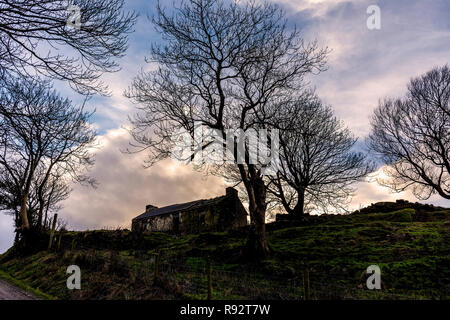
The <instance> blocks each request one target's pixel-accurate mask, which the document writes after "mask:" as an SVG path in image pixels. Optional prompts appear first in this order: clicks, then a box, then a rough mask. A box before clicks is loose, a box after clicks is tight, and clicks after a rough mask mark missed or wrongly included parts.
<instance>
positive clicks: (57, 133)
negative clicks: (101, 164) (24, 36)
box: [0, 79, 96, 233]
mask: <svg viewBox="0 0 450 320" xmlns="http://www.w3.org/2000/svg"><path fill="white" fill-rule="evenodd" d="M91 114H92V113H90V112H86V111H84V110H83V107H76V106H73V105H72V103H71V101H70V100H68V99H65V98H62V97H61V96H59V95H58V94H57V93H56V92H55V91H53V90H52V87H51V86H50V84H49V83H48V82H44V81H41V80H40V79H32V80H17V81H16V82H14V83H10V84H9V85H8V86H6V87H3V88H1V89H0V128H1V129H0V176H1V177H7V178H8V185H9V190H14V191H15V193H16V194H15V197H14V198H15V200H14V202H15V204H16V205H18V207H19V208H20V211H19V216H18V220H19V224H18V231H19V232H23V233H26V231H28V230H29V229H30V227H31V224H30V221H29V218H30V216H29V215H28V213H27V208H28V205H29V204H30V202H29V200H30V195H31V194H34V195H35V199H36V200H37V201H38V204H40V205H41V207H40V209H39V213H38V214H37V216H38V217H40V218H39V220H40V221H42V220H41V219H42V213H43V212H44V210H45V208H43V205H44V204H45V202H46V201H47V204H48V201H50V202H51V201H52V200H51V199H50V200H49V198H48V197H53V196H55V195H56V194H55V193H53V194H52V193H50V194H49V188H51V187H52V185H53V186H55V187H57V188H58V189H59V191H58V192H59V193H60V195H59V197H60V196H61V192H62V194H64V190H65V189H64V187H61V186H57V184H56V185H55V183H57V182H56V181H55V179H57V178H61V179H62V177H63V176H64V177H67V178H70V179H72V180H74V181H77V182H86V183H93V180H92V179H91V178H89V177H88V176H86V175H85V169H86V168H89V167H90V166H91V165H92V164H93V155H92V153H91V152H90V147H92V146H93V145H94V140H95V136H96V135H95V131H94V130H93V129H92V127H91V125H90V124H89V123H88V120H89V118H90V116H91ZM61 181H62V180H61ZM33 187H35V188H36V189H35V190H32V188H33ZM45 198H46V199H47V200H46V201H44V200H45ZM11 209H13V208H11Z"/></svg>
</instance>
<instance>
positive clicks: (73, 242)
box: [72, 238, 75, 251]
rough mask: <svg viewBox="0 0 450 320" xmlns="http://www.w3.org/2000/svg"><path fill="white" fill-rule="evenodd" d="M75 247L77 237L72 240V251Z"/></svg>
mask: <svg viewBox="0 0 450 320" xmlns="http://www.w3.org/2000/svg"><path fill="white" fill-rule="evenodd" d="M73 249H75V238H74V239H73V240H72V251H73Z"/></svg>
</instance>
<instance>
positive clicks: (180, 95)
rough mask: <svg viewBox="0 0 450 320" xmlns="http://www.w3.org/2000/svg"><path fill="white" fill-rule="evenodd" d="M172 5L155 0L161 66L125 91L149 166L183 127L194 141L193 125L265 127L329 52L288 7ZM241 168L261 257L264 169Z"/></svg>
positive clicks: (205, 2) (195, 0) (251, 246)
mask: <svg viewBox="0 0 450 320" xmlns="http://www.w3.org/2000/svg"><path fill="white" fill-rule="evenodd" d="M171 10H173V11H171V13H167V12H166V11H165V9H164V8H162V7H161V6H160V5H159V4H158V6H157V9H156V15H155V17H154V18H153V23H154V25H155V26H156V29H157V30H158V31H159V32H160V33H161V34H162V37H163V39H164V40H165V42H164V43H163V44H155V45H153V47H152V51H151V57H150V58H149V60H150V61H152V62H157V63H158V65H159V67H158V70H156V71H154V72H143V73H140V74H139V75H138V76H137V77H136V78H135V80H134V82H133V84H132V85H131V87H130V89H129V90H128V91H127V92H126V95H127V96H128V97H130V98H131V99H133V100H134V101H135V102H137V103H138V108H139V112H138V113H137V115H136V116H135V117H133V118H132V119H131V122H132V124H133V129H132V130H131V134H132V137H133V145H134V146H135V147H137V148H138V149H139V150H147V151H148V152H149V164H152V163H153V162H155V161H158V160H160V159H164V158H166V157H169V156H170V154H171V151H172V150H173V147H174V144H175V142H174V141H173V139H172V137H173V136H172V135H173V132H175V131H177V130H179V129H184V130H186V131H187V132H189V133H190V134H191V135H192V137H193V138H194V139H195V137H194V126H195V123H200V124H201V125H202V126H206V127H208V128H211V129H216V130H218V131H220V132H221V134H222V135H223V136H225V134H226V131H227V130H234V129H241V130H244V131H246V130H248V129H252V128H264V125H265V123H266V122H267V120H268V119H270V118H271V117H273V109H272V108H268V106H269V105H271V104H272V103H275V102H276V101H279V100H280V99H283V98H284V97H286V96H289V95H290V94H292V93H293V92H295V91H296V90H298V89H299V87H300V86H301V84H302V82H303V79H304V76H305V75H306V74H308V73H310V72H314V71H317V72H318V71H321V70H323V68H324V63H325V62H324V59H325V56H326V53H327V50H326V49H319V48H318V47H317V44H316V43H314V42H313V43H305V42H304V41H303V40H302V39H301V37H300V35H299V31H298V30H295V29H294V30H288V28H287V27H286V20H285V18H284V13H283V11H282V10H281V9H280V8H279V7H277V6H275V5H273V4H268V3H259V2H253V1H250V2H242V3H238V2H233V1H230V2H227V1H221V0H188V1H184V2H182V3H181V4H180V5H177V6H176V7H175V8H173V9H171ZM203 147H204V146H201V148H200V149H202V148H203ZM234 150H236V149H234ZM245 159H248V154H247V155H246V156H245ZM234 160H235V162H236V158H235V159H234ZM238 168H239V172H240V175H241V179H242V181H243V183H244V185H245V188H246V191H247V194H248V198H249V211H250V219H251V222H252V225H251V231H250V234H249V240H248V242H247V253H248V255H249V256H253V257H264V256H266V255H267V253H268V252H269V250H270V249H269V247H268V245H267V242H266V238H265V214H266V188H265V184H264V180H263V176H262V173H261V166H260V165H258V164H254V163H250V162H249V161H246V162H245V163H241V164H238Z"/></svg>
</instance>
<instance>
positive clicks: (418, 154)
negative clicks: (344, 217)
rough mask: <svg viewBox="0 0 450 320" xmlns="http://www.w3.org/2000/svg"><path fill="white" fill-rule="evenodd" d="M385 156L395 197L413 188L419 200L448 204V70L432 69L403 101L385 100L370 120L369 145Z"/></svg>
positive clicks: (386, 181) (385, 181)
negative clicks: (440, 200) (433, 198)
mask: <svg viewBox="0 0 450 320" xmlns="http://www.w3.org/2000/svg"><path fill="white" fill-rule="evenodd" d="M368 143H369V146H370V148H371V150H372V151H374V152H376V153H377V154H378V155H380V156H381V159H382V161H383V162H384V164H385V165H386V167H385V170H384V172H385V173H386V175H387V176H388V179H379V182H380V183H381V184H383V185H385V186H388V187H390V188H392V189H393V190H395V191H397V192H401V191H404V190H406V189H409V188H411V189H412V191H413V193H414V195H415V196H416V197H417V198H419V199H428V198H429V197H430V196H431V195H432V194H435V193H437V194H439V195H440V196H441V197H443V198H445V199H450V68H449V67H448V65H446V66H443V67H440V68H434V69H433V70H431V71H429V72H427V73H426V74H424V75H423V76H421V77H418V78H414V79H412V80H411V81H410V83H409V85H408V91H407V94H406V96H405V97H404V98H399V99H385V100H383V101H381V102H380V105H379V106H378V108H377V109H376V110H375V113H374V115H373V117H372V132H371V134H370V136H369V139H368Z"/></svg>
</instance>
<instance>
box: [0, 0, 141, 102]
mask: <svg viewBox="0 0 450 320" xmlns="http://www.w3.org/2000/svg"><path fill="white" fill-rule="evenodd" d="M123 3H124V1H123V0H73V1H67V0H13V1H10V0H0V76H1V77H5V76H6V75H7V74H12V75H13V76H14V77H16V76H22V77H26V76H28V75H29V74H30V73H31V74H32V75H35V74H36V73H39V74H41V75H45V76H49V77H51V78H53V79H60V80H65V81H69V83H70V85H71V86H72V87H73V88H74V89H76V90H77V91H78V92H80V93H84V94H90V93H94V92H103V93H105V92H106V87H105V86H104V85H103V84H102V83H101V81H99V77H100V75H101V74H102V73H103V72H113V71H116V70H118V69H119V66H118V64H117V62H116V61H115V59H116V58H119V57H121V56H122V55H123V54H124V52H125V50H126V48H127V35H128V33H130V32H131V31H132V28H133V25H134V23H135V21H136V17H137V15H136V14H135V13H133V12H125V11H124V10H123Z"/></svg>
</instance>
